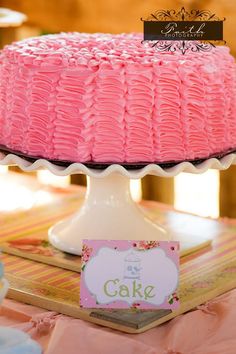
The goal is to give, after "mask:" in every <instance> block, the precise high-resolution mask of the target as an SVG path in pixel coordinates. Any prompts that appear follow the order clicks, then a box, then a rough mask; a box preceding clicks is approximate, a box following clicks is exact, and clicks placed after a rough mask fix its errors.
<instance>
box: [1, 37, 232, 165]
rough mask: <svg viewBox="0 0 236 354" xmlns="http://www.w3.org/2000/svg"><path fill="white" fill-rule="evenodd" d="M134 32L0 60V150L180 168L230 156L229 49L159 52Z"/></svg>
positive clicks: (55, 40)
mask: <svg viewBox="0 0 236 354" xmlns="http://www.w3.org/2000/svg"><path fill="white" fill-rule="evenodd" d="M141 40H142V36H141V35H137V34H121V35H110V34H81V33H71V34H56V35H48V36H42V37H38V38H29V39H26V40H24V41H21V42H16V43H13V44H11V45H8V46H6V47H5V48H4V49H3V50H2V52H1V55H0V145H1V148H2V149H8V150H9V151H14V152H18V153H22V154H25V155H27V156H31V157H44V158H47V159H51V160H61V161H69V162H72V161H73V162H74V161H76V162H96V163H111V162H119V163H140V162H141V163H142V162H143V163H145V162H156V163H166V162H178V161H183V160H197V159H205V158H208V157H210V156H215V155H222V154H225V153H227V152H229V151H233V150H236V95H235V93H236V83H235V61H234V59H233V57H232V56H231V55H230V54H229V49H228V48H227V47H216V48H213V49H212V50H211V51H209V52H206V53H203V52H199V53H192V52H191V53H186V54H185V55H182V54H181V53H179V52H176V53H166V52H165V53H160V52H158V51H156V49H155V48H151V47H150V46H149V45H148V44H147V43H145V44H143V43H141Z"/></svg>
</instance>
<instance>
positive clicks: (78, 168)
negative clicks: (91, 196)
mask: <svg viewBox="0 0 236 354" xmlns="http://www.w3.org/2000/svg"><path fill="white" fill-rule="evenodd" d="M233 164H236V153H230V154H228V155H225V156H224V157H222V158H220V159H217V158H210V159H207V160H205V161H203V162H201V163H199V164H195V165H194V164H192V163H191V162H180V163H179V164H176V165H175V166H172V167H168V168H163V167H161V166H159V165H157V164H148V165H146V166H144V167H142V168H139V169H136V170H128V169H126V168H125V167H124V166H121V165H119V164H112V165H110V166H108V167H106V168H104V169H95V168H91V167H87V166H85V165H84V164H82V163H71V164H70V165H69V166H60V165H56V164H54V163H52V162H50V161H48V160H46V159H37V160H35V161H34V162H30V161H29V160H27V159H25V158H23V157H20V156H18V155H16V154H12V153H3V152H0V165H5V166H9V165H17V166H18V167H20V168H21V169H22V170H23V171H25V172H33V171H36V170H40V169H48V170H49V171H50V172H52V173H54V174H55V175H58V176H68V175H71V174H77V173H80V174H81V173H82V174H86V175H87V176H90V177H97V178H102V177H107V176H109V175H110V174H111V173H119V174H121V175H123V176H125V177H128V178H131V179H138V178H142V177H144V176H146V175H154V176H159V177H175V176H177V175H178V174H179V173H181V172H188V173H194V174H201V173H204V172H206V171H207V170H208V169H217V170H226V169H228V168H229V167H230V166H231V165H233Z"/></svg>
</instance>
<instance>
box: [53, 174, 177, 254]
mask: <svg viewBox="0 0 236 354" xmlns="http://www.w3.org/2000/svg"><path fill="white" fill-rule="evenodd" d="M87 180H88V184H87V193H86V196H85V201H84V203H83V205H82V207H81V208H80V210H79V212H78V213H76V214H74V215H73V216H71V217H70V218H68V219H66V220H62V221H61V222H59V223H57V224H56V225H54V226H53V227H51V228H50V230H49V240H50V242H51V244H52V245H53V246H55V247H56V248H58V249H60V250H62V251H65V252H68V253H72V254H76V255H81V251H82V240H83V239H102V240H159V241H161V240H171V237H170V235H169V234H168V233H167V231H166V230H165V229H164V228H163V227H161V226H160V225H158V224H156V223H153V222H152V221H151V220H150V219H149V218H148V217H147V216H145V215H144V214H143V212H142V210H141V209H140V208H139V206H138V205H137V204H136V203H135V202H134V201H133V200H132V198H131V194H130V180H129V178H128V177H125V176H122V175H121V174H118V173H111V174H110V175H109V176H106V177H103V178H99V177H87Z"/></svg>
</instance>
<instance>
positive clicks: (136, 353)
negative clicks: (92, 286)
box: [0, 289, 236, 354]
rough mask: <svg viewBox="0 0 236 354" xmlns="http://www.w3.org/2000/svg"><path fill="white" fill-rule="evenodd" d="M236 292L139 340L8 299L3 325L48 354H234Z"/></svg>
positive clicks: (1, 317) (0, 315)
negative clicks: (26, 334)
mask: <svg viewBox="0 0 236 354" xmlns="http://www.w3.org/2000/svg"><path fill="white" fill-rule="evenodd" d="M235 305H236V289H235V290H232V291H230V292H228V293H226V294H224V295H222V296H220V297H218V298H216V299H214V300H212V301H209V302H208V303H206V304H204V305H201V306H199V307H198V308H197V309H195V310H194V311H191V312H188V313H186V314H184V315H181V316H178V317H176V318H175V319H173V320H172V321H170V322H167V323H165V324H163V325H161V326H159V327H156V328H154V329H151V330H149V331H147V332H145V333H142V334H138V335H133V334H132V335H131V334H124V333H121V332H118V331H115V330H112V329H108V328H105V327H101V326H97V325H94V324H91V323H88V322H85V321H82V320H78V319H73V318H71V317H68V316H64V315H60V314H57V313H55V312H50V311H46V310H43V309H40V308H37V307H33V306H29V305H25V304H21V303H18V302H16V301H12V300H8V299H6V300H5V301H4V302H3V304H2V306H1V311H0V325H1V326H11V327H15V328H19V329H21V330H23V331H25V332H27V333H29V334H30V335H31V337H32V338H33V339H35V340H37V341H38V342H39V343H40V344H41V346H42V347H43V349H44V354H94V353H95V354H116V353H117V354H120V353H124V354H144V353H145V354H235V353H236V306H235Z"/></svg>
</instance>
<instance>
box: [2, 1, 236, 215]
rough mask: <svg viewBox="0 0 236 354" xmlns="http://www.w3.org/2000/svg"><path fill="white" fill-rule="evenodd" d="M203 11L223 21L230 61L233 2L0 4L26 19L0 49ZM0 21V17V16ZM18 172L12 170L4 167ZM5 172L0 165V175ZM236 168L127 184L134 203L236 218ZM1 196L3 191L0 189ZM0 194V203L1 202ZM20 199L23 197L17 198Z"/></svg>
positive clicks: (234, 45)
mask: <svg viewBox="0 0 236 354" xmlns="http://www.w3.org/2000/svg"><path fill="white" fill-rule="evenodd" d="M182 6H184V7H185V9H186V10H191V9H199V10H202V9H207V10H210V11H211V12H213V13H216V15H217V16H218V17H220V18H223V17H225V18H226V21H225V23H224V39H225V40H226V42H227V45H228V46H229V47H230V48H231V52H232V54H233V55H234V56H236V36H235V26H236V1H235V0H204V1H203V0H199V1H198V0H195V1H194V0H193V1H191V0H183V1H175V0H146V1H143V0H116V1H114V0H0V7H4V8H9V9H11V10H16V11H19V12H22V13H24V14H26V15H27V18H28V20H27V21H25V22H24V21H23V22H22V23H20V22H21V21H19V23H18V24H17V25H16V26H15V27H11V26H5V27H4V28H0V47H3V46H4V45H5V44H7V43H10V42H12V41H14V40H20V39H23V38H27V37H31V36H38V35H42V34H48V33H57V32H62V31H67V32H68V31H79V32H109V33H121V32H142V22H141V21H140V18H141V17H145V16H148V15H149V14H150V13H151V12H153V11H155V10H160V9H165V10H167V9H176V10H177V9H179V8H180V7H182ZM0 21H1V13H0ZM10 169H14V170H15V171H17V172H19V173H20V171H19V170H18V169H17V168H10ZM7 173H8V168H7V167H2V166H0V175H1V174H4V175H5V176H6V174H7ZM35 178H37V179H38V180H40V182H41V183H43V184H52V185H55V186H59V187H60V186H61V187H63V186H67V185H69V184H70V183H75V184H82V185H85V184H86V179H85V176H77V175H75V176H72V177H71V178H69V177H68V178H63V177H55V176H53V175H51V174H50V173H49V172H48V171H40V172H38V173H37V174H35ZM235 182H236V166H235V167H234V166H233V167H231V168H230V169H229V170H227V171H224V172H220V173H219V172H218V171H215V170H209V171H208V172H206V173H205V174H203V175H191V174H188V173H182V174H180V175H179V176H177V177H176V178H159V177H154V176H147V177H145V178H143V179H142V181H139V180H137V181H131V188H132V195H133V197H134V198H135V199H136V200H140V199H141V198H143V199H151V200H157V201H160V202H164V203H168V204H171V205H173V206H174V207H175V208H177V209H180V210H183V211H187V212H192V213H195V214H198V215H201V216H210V217H218V216H228V217H236V187H235V185H236V183H235ZM1 190H2V192H3V190H4V186H3V185H1V187H0V193H1ZM2 195H3V194H1V199H2V201H3V198H2ZM20 198H21V199H24V196H23V195H21V196H20Z"/></svg>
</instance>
